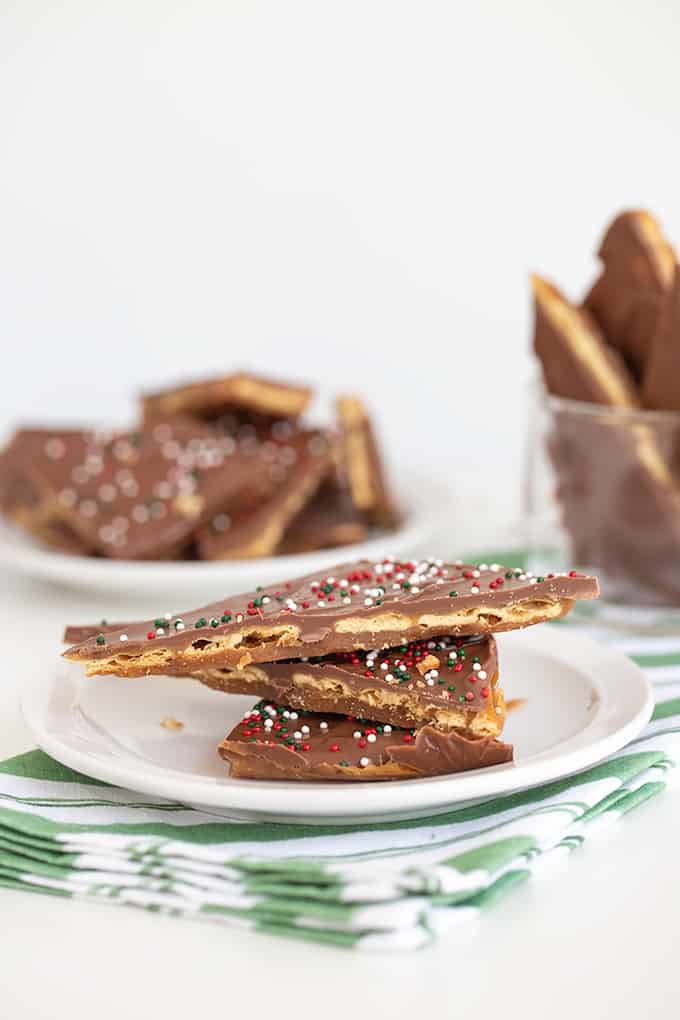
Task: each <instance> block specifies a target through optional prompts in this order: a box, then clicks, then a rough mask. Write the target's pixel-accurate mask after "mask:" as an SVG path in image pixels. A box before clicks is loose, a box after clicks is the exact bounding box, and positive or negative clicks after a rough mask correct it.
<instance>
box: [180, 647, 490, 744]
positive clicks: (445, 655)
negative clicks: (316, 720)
mask: <svg viewBox="0 0 680 1020" xmlns="http://www.w3.org/2000/svg"><path fill="white" fill-rule="evenodd" d="M199 679H201V680H202V681H203V683H205V684H207V685H208V686H209V687H212V688H214V689H215V690H220V691H225V692H227V693H235V694H254V695H256V696H258V697H261V698H267V699H268V700H270V701H273V702H275V703H276V704H287V705H291V706H293V707H295V708H304V709H307V710H309V711H312V712H333V713H335V714H341V715H352V716H363V717H370V718H371V719H373V720H375V721H377V722H381V723H390V724H392V725H393V726H424V725H426V724H428V725H432V726H434V727H435V728H436V729H441V730H447V731H448V730H453V729H458V730H465V731H467V733H468V735H469V736H470V735H472V736H494V737H495V736H498V735H499V733H500V732H501V730H502V728H503V723H504V721H505V709H504V700H503V694H502V692H501V690H500V688H498V687H497V686H496V685H497V681H498V659H497V655H496V642H495V641H494V639H493V638H492V637H491V636H486V637H470V638H463V637H461V638H451V637H445V638H432V639H430V640H429V641H412V642H409V643H407V644H404V645H400V646H398V647H396V648H388V649H385V650H382V651H379V650H373V651H360V650H357V651H354V652H345V653H338V654H335V655H326V656H323V657H322V658H319V659H309V660H284V661H282V662H271V663H259V664H257V665H250V666H245V667H244V668H243V669H241V670H238V669H231V670H230V669H218V668H215V669H212V670H211V669H206V670H203V671H202V672H201V674H200V676H199Z"/></svg>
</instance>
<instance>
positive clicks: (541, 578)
mask: <svg viewBox="0 0 680 1020" xmlns="http://www.w3.org/2000/svg"><path fill="white" fill-rule="evenodd" d="M536 580H537V581H538V583H539V584H541V582H542V581H545V578H544V577H537V578H536Z"/></svg>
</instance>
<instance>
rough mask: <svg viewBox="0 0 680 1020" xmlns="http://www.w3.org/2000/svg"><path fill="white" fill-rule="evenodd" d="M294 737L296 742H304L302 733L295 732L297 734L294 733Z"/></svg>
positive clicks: (299, 731)
mask: <svg viewBox="0 0 680 1020" xmlns="http://www.w3.org/2000/svg"><path fill="white" fill-rule="evenodd" d="M293 737H294V738H295V740H302V731H301V730H295V732H294V733H293Z"/></svg>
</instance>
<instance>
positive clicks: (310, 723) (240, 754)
mask: <svg viewBox="0 0 680 1020" xmlns="http://www.w3.org/2000/svg"><path fill="white" fill-rule="evenodd" d="M266 722H269V723H270V725H266ZM322 724H325V726H324V725H322ZM218 751H219V754H220V755H221V757H222V758H224V759H225V760H226V761H229V762H230V764H231V773H232V775H233V776H234V777H236V778H250V779H295V780H302V781H307V780H311V781H314V780H324V779H327V780H339V781H345V782H357V781H358V782H362V781H363V782H366V781H375V780H393V779H416V778H418V777H422V776H437V775H447V774H450V773H454V772H464V771H468V770H470V769H476V768H485V767H488V766H491V765H499V764H503V763H506V762H510V761H512V747H511V746H510V745H509V744H503V743H501V742H500V741H498V740H492V739H488V738H481V739H470V738H468V737H465V736H463V735H462V734H459V733H447V734H444V733H441V732H439V731H437V730H434V729H432V728H431V727H429V726H425V727H423V728H422V729H420V730H417V731H416V730H407V729H399V728H397V727H390V726H389V725H388V726H387V727H384V726H381V725H380V724H375V725H374V724H373V723H369V722H366V721H364V720H359V719H350V718H347V717H345V716H338V715H319V714H317V713H311V712H302V711H300V712H296V711H295V710H291V709H290V708H288V707H283V706H277V705H273V704H267V703H266V702H260V703H259V704H258V705H256V706H255V707H254V709H252V710H251V711H250V713H248V715H247V718H245V719H244V720H243V721H242V722H241V723H239V724H238V725H237V726H235V727H234V729H233V730H232V731H231V733H230V734H229V735H228V736H227V737H226V738H225V739H224V741H223V742H222V743H221V744H220V746H219V748H218Z"/></svg>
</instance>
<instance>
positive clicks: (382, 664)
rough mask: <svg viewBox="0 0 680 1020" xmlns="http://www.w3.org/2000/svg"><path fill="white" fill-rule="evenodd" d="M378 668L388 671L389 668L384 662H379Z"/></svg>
mask: <svg viewBox="0 0 680 1020" xmlns="http://www.w3.org/2000/svg"><path fill="white" fill-rule="evenodd" d="M380 668H381V669H389V668H390V667H389V666H388V665H387V663H386V662H381V663H380Z"/></svg>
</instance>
